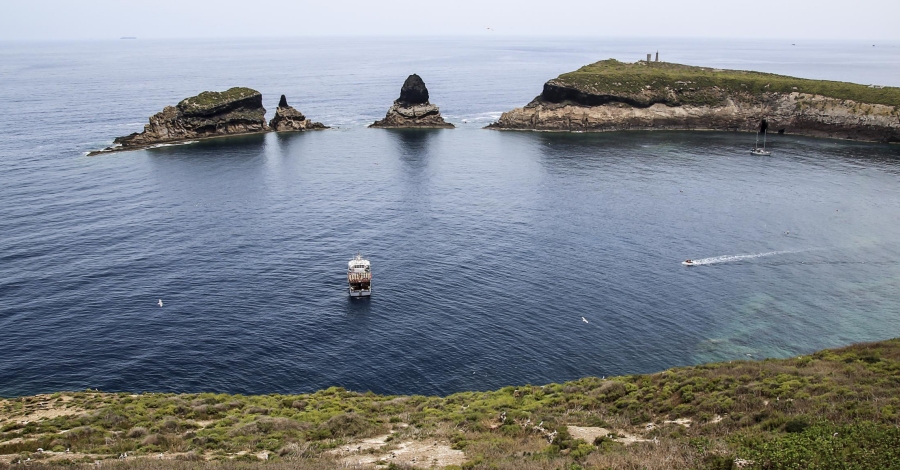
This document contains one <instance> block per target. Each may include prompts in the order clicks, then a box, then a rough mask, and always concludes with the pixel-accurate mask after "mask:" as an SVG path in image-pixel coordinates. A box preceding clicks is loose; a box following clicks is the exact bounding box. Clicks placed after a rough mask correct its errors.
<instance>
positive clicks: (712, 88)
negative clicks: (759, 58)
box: [488, 63, 900, 142]
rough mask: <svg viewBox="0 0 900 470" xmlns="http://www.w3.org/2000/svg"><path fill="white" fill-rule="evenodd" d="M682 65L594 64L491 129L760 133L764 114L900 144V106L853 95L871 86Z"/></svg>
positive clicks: (791, 128)
mask: <svg viewBox="0 0 900 470" xmlns="http://www.w3.org/2000/svg"><path fill="white" fill-rule="evenodd" d="M598 64H601V63H598ZM598 64H594V66H595V67H596V66H597V65H598ZM615 66H616V67H621V66H622V65H621V63H616V65H615ZM589 67H590V66H589ZM604 67H606V65H605V64H604ZM646 67H647V68H650V66H649V65H647V66H646ZM678 67H680V68H679V69H676V70H675V72H677V73H682V74H684V73H685V71H687V72H688V73H695V74H694V75H690V76H689V77H685V76H684V75H682V79H681V80H679V79H678V78H679V77H678V76H677V75H674V76H673V73H672V71H671V70H669V71H667V72H669V74H668V75H665V74H662V75H661V74H659V73H657V72H656V71H652V72H645V71H643V70H639V71H628V72H627V73H620V74H617V75H611V76H607V75H601V74H598V73H596V72H597V69H589V71H590V72H591V73H593V75H591V74H589V73H587V72H585V73H581V74H578V73H575V72H573V73H571V74H564V75H562V76H560V78H559V79H554V80H550V81H549V82H547V83H546V84H545V85H544V89H543V91H542V93H541V95H539V96H538V97H537V98H535V99H534V100H533V101H532V102H531V103H529V104H528V105H526V106H525V107H523V108H517V109H514V110H512V111H509V112H506V113H503V115H502V116H501V117H500V119H499V120H498V121H497V122H495V123H493V124H491V125H489V126H488V128H492V129H521V130H543V131H616V130H651V129H686V130H691V129H697V130H720V131H749V132H753V131H756V129H757V128H758V126H759V122H760V120H761V119H763V118H764V119H767V120H768V122H769V131H770V132H779V133H789V134H801V135H810V136H816V137H829V138H839V139H851V140H864V141H876V142H900V111H898V106H896V105H890V104H878V103H867V102H862V101H859V100H853V99H847V98H846V96H847V95H850V96H863V97H865V96H868V95H866V93H861V92H860V90H859V89H863V88H867V87H864V86H862V85H853V84H838V85H841V86H840V87H839V86H834V84H835V83H836V82H815V81H809V80H803V79H792V80H795V81H796V82H791V83H787V84H785V83H782V82H785V80H786V79H791V77H782V76H777V75H771V74H755V73H752V72H739V73H738V72H735V73H734V74H732V75H725V74H724V73H721V72H731V71H713V72H711V71H712V69H701V68H698V67H687V66H678ZM694 69H696V71H695V70H694ZM600 70H601V71H603V69H600ZM714 72H716V73H719V74H718V75H716V73H714ZM629 73H631V75H629ZM653 73H655V74H654V75H651V74H653ZM698 77H699V78H698ZM826 85H830V86H826ZM795 90H796V91H795ZM806 90H809V91H806ZM822 90H826V91H830V90H836V94H838V95H840V94H843V95H844V96H838V97H831V96H825V95H824V94H822V93H823V92H822ZM864 91H866V92H872V91H873V90H864ZM874 91H879V90H874ZM870 94H871V96H874V97H875V98H876V99H881V100H883V101H884V102H885V103H890V102H891V100H892V99H893V97H892V96H890V95H886V94H880V95H879V94H875V93H874V92H872V93H870Z"/></svg>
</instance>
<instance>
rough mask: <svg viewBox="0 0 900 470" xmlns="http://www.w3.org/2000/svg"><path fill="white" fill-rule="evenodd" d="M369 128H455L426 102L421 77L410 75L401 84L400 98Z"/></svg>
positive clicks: (435, 107)
mask: <svg viewBox="0 0 900 470" xmlns="http://www.w3.org/2000/svg"><path fill="white" fill-rule="evenodd" d="M369 127H386V128H417V127H419V128H442V129H452V128H454V127H455V126H454V125H453V124H450V123H449V122H445V121H444V118H443V117H441V112H440V109H439V108H438V107H437V106H435V105H433V104H431V103H429V102H428V88H426V87H425V82H423V81H422V77H419V76H418V75H416V74H412V75H410V76H409V78H407V79H406V81H405V82H403V88H401V89H400V98H397V99H396V100H395V101H394V105H393V106H391V108H390V109H388V112H387V115H385V116H384V119H382V120H380V121H375V123H374V124H372V125H370V126H369Z"/></svg>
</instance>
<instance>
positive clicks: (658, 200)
mask: <svg viewBox="0 0 900 470" xmlns="http://www.w3.org/2000/svg"><path fill="white" fill-rule="evenodd" d="M657 51H659V57H660V60H664V61H670V62H678V63H686V64H692V65H703V66H710V67H721V68H733V69H745V70H757V71H764V72H773V73H780V74H787V75H793V76H799V77H805V78H816V79H829V80H841V81H851V82H857V83H863V84H874V85H889V86H900V44H897V43H874V44H873V43H864V42H821V41H819V42H813V41H801V40H792V39H785V40H727V39H667V38H647V39H633V38H632V39H627V38H513V37H503V36H490V35H488V36H485V37H436V38H366V37H359V38H356V37H342V38H322V37H319V38H269V39H252V40H250V39H241V40H236V39H235V40H230V39H210V40H150V39H141V38H138V39H137V40H117V39H114V40H97V41H83V42H3V43H0V84H2V86H0V396H6V397H14V396H20V395H28V394H37V393H44V392H54V391H62V390H84V389H99V390H103V391H109V392H119V391H127V392H135V393H137V392H227V393H242V394H268V393H305V392H313V391H316V390H320V389H323V388H327V387H332V386H338V387H344V388H346V389H349V390H355V391H360V392H365V391H372V392H376V393H380V394H423V395H446V394H451V393H454V392H459V391H465V390H489V389H496V388H500V387H504V386H508V385H524V384H546V383H550V382H561V381H566V380H572V379H577V378H580V377H585V376H599V377H604V376H614V375H622V374H639V373H652V372H657V371H660V370H664V369H666V368H670V367H675V366H686V365H696V364H701V363H706V362H710V361H732V360H763V359H765V358H783V357H789V356H794V355H804V354H809V353H811V352H813V351H816V350H819V349H822V348H831V347H838V346H843V345H848V344H851V343H856V342H863V341H876V340H884V339H888V338H894V337H898V336H900V244H898V234H900V146H898V145H886V144H876V143H858V142H848V141H839V140H828V139H815V138H807V137H798V136H791V135H784V136H770V137H769V139H768V142H767V145H768V148H769V149H770V150H771V151H772V155H771V156H770V157H757V156H752V155H750V153H749V150H750V148H751V147H752V146H753V144H754V138H755V135H754V134H750V133H715V132H665V131H658V132H637V131H634V132H614V133H599V134H593V133H585V134H578V133H538V132H512V131H494V130H485V129H483V127H484V126H485V125H487V124H488V123H490V122H492V121H493V120H496V119H497V118H498V117H499V116H500V114H501V113H502V112H503V111H506V110H510V109H513V108H515V107H519V106H523V105H525V104H526V103H528V102H529V101H531V100H532V99H533V98H534V97H535V96H537V95H538V94H539V93H540V92H541V87H542V85H543V83H544V82H545V81H547V80H549V79H551V78H553V77H556V76H557V75H559V74H561V73H564V72H568V71H572V70H575V69H577V68H578V67H580V66H582V65H585V64H589V63H592V62H595V61H598V60H603V59H607V58H616V59H619V60H622V61H635V60H639V59H642V58H645V57H646V54H647V53H653V54H655V53H656V52H657ZM412 73H417V74H419V75H420V76H421V77H422V78H423V79H424V81H425V83H426V85H427V86H428V89H429V92H430V96H431V101H432V102H433V103H435V104H437V105H438V106H440V108H441V112H442V114H443V115H444V116H445V118H446V119H447V120H448V121H449V122H452V123H453V124H455V125H456V126H457V128H456V129H453V130H431V131H398V130H383V129H369V128H367V127H366V126H367V125H368V124H369V123H371V122H373V121H375V120H377V119H380V118H382V117H383V116H384V114H385V111H386V110H387V109H388V107H389V106H390V105H391V103H392V101H393V100H394V99H396V98H397V96H398V95H399V92H400V87H401V85H402V83H403V81H404V79H406V77H407V76H408V75H409V74H412ZM233 86H247V87H251V88H254V89H256V90H259V91H260V92H261V93H262V94H263V97H264V105H265V106H266V108H267V109H268V114H267V115H268V117H269V118H271V117H272V115H273V114H274V109H275V107H276V105H277V103H278V100H279V97H280V95H282V94H284V95H286V97H287V99H288V102H289V103H290V104H291V105H293V106H295V107H296V108H297V109H299V110H300V111H301V112H303V113H304V114H306V115H307V117H309V118H311V119H313V120H315V121H321V122H323V123H325V124H326V125H328V126H331V127H332V128H331V129H329V130H324V131H318V132H304V133H281V134H274V133H270V134H266V135H254V136H245V137H233V138H223V139H215V140H207V141H201V142H196V143H191V144H187V145H176V146H164V147H159V148H153V149H148V150H140V151H132V152H122V153H112V154H105V155H100V156H91V157H89V156H87V155H86V154H87V152H89V151H91V150H95V149H99V148H103V147H105V146H107V145H109V144H110V143H111V142H112V139H113V138H114V137H116V136H121V135H126V134H129V133H132V132H138V131H140V130H141V129H142V127H143V124H144V123H146V122H147V118H148V117H149V116H151V115H152V114H154V113H156V112H159V111H161V110H162V108H163V107H164V106H167V105H174V104H176V103H177V102H178V101H180V100H181V99H183V98H185V97H188V96H192V95H195V94H197V93H199V92H201V91H204V90H217V91H222V90H225V89H227V88H230V87H233ZM357 253H361V254H362V255H363V256H364V257H366V258H368V259H369V260H370V261H371V263H372V270H373V288H374V289H373V295H372V297H371V298H369V299H351V298H349V296H348V295H347V285H346V277H345V276H346V269H347V262H348V261H349V260H350V259H351V258H352V257H353V256H355V255H356V254H357ZM688 258H690V259H693V260H695V261H696V265H695V266H685V265H683V264H682V261H684V260H685V259H688ZM159 301H162V303H163V306H162V307H160V306H159V304H158V302H159Z"/></svg>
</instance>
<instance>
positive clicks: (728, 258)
mask: <svg viewBox="0 0 900 470" xmlns="http://www.w3.org/2000/svg"><path fill="white" fill-rule="evenodd" d="M787 253H795V252H794V251H770V252H767V253H755V254H748V255H723V256H713V257H712V258H702V259H692V260H689V261H690V262H688V261H682V262H681V264H683V265H685V266H705V265H709V264H722V263H731V262H734V261H743V260H746V259H754V258H763V257H766V256H775V255H783V254H787Z"/></svg>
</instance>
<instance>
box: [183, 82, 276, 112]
mask: <svg viewBox="0 0 900 470" xmlns="http://www.w3.org/2000/svg"><path fill="white" fill-rule="evenodd" d="M253 97H259V101H260V103H261V100H262V95H260V93H259V92H258V91H256V90H254V89H252V88H246V87H233V88H229V89H227V90H225V91H221V92H219V91H204V92H202V93H200V94H199V95H197V96H192V97H190V98H185V99H183V100H181V102H179V103H178V108H179V109H181V111H182V112H184V113H185V114H189V115H194V114H200V115H202V114H209V113H211V112H214V111H215V110H217V109H218V108H221V107H225V106H233V103H235V102H240V101H242V100H245V99H247V98H253Z"/></svg>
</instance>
